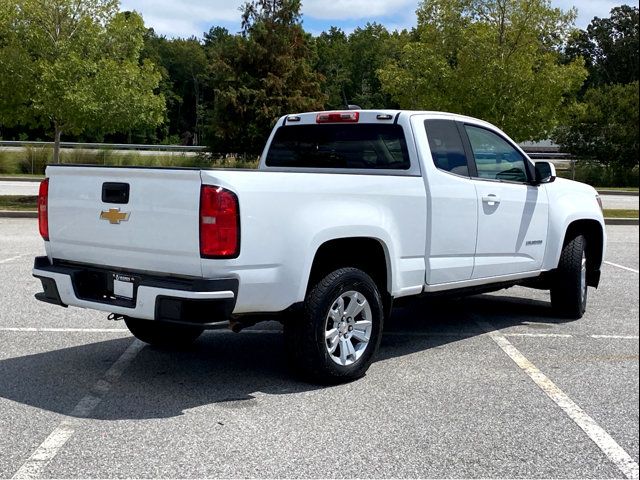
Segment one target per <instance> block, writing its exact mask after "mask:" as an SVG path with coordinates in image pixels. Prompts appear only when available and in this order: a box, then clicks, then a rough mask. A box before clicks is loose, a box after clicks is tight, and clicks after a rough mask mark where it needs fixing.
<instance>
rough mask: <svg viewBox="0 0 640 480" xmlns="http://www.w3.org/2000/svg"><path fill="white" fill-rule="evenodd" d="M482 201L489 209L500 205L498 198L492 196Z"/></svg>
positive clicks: (485, 197)
mask: <svg viewBox="0 0 640 480" xmlns="http://www.w3.org/2000/svg"><path fill="white" fill-rule="evenodd" d="M482 201H483V202H484V203H487V204H488V205H489V206H490V207H492V206H494V205H500V197H499V196H497V195H494V194H491V195H486V196H484V197H482Z"/></svg>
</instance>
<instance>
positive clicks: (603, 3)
mask: <svg viewBox="0 0 640 480" xmlns="http://www.w3.org/2000/svg"><path fill="white" fill-rule="evenodd" d="M552 3H553V5H554V6H555V7H559V8H562V9H563V10H569V9H570V8H573V7H575V8H577V9H578V19H577V20H576V25H577V26H578V27H580V28H586V27H587V25H589V23H591V20H593V17H600V18H605V17H608V16H609V12H611V9H612V8H614V7H618V6H620V5H622V4H627V5H632V6H636V7H637V6H638V0H618V1H610V0H582V1H577V0H553V1H552Z"/></svg>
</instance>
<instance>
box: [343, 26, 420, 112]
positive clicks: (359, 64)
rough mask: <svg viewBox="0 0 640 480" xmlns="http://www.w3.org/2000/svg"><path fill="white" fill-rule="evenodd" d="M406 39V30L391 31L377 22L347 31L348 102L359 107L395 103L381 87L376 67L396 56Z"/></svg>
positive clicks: (385, 105)
mask: <svg viewBox="0 0 640 480" xmlns="http://www.w3.org/2000/svg"><path fill="white" fill-rule="evenodd" d="M408 40H409V36H408V33H407V32H406V31H405V32H394V33H393V34H391V33H389V31H388V30H387V29H386V28H385V27H384V26H383V25H380V24H378V23H367V24H366V25H365V27H364V28H356V29H355V30H354V31H353V33H352V34H351V35H349V48H350V50H351V58H352V59H353V62H352V74H351V81H352V85H353V91H352V96H351V97H350V98H349V100H350V102H352V103H355V104H357V105H359V106H361V107H362V108H385V107H391V106H392V104H395V102H393V100H392V98H391V97H390V96H389V95H388V94H387V92H385V91H383V88H382V85H381V83H380V78H379V77H378V70H379V69H380V68H382V67H383V66H384V65H385V64H386V63H388V62H390V61H394V60H397V59H398V54H399V52H400V51H401V49H402V47H403V46H404V44H406V43H407V42H408ZM393 106H395V105H393Z"/></svg>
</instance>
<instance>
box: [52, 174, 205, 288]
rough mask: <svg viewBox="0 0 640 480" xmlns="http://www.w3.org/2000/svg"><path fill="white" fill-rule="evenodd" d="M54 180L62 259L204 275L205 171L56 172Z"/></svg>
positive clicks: (55, 242)
mask: <svg viewBox="0 0 640 480" xmlns="http://www.w3.org/2000/svg"><path fill="white" fill-rule="evenodd" d="M47 175H48V176H49V177H50V184H49V235H50V245H49V254H50V256H51V257H53V258H54V259H57V260H67V261H73V262H79V263H86V264H92V265H97V266H105V267H114V268H117V269H118V270H125V271H126V270H139V271H147V272H162V273H166V274H172V275H186V276H201V275H202V267H201V261H200V245H199V242H200V240H199V238H200V235H199V205H200V185H201V180H200V171H199V170H170V169H146V168H95V167H63V166H53V167H49V168H48V169H47Z"/></svg>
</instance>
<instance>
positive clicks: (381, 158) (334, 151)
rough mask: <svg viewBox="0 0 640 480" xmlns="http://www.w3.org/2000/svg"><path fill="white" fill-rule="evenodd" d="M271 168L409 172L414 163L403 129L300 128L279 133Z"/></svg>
mask: <svg viewBox="0 0 640 480" xmlns="http://www.w3.org/2000/svg"><path fill="white" fill-rule="evenodd" d="M267 166H268V167H296V168H322V169H331V168H333V169H364V170H367V169H373V170H408V169H409V168H410V167H411V162H410V161H409V152H408V150H407V142H406V140H405V135H404V130H403V129H402V127H401V126H399V125H376V124H360V125H344V124H341V125H300V126H286V127H280V128H279V129H278V131H277V132H276V134H275V137H274V139H273V142H272V143H271V146H270V148H269V153H268V154H267Z"/></svg>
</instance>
